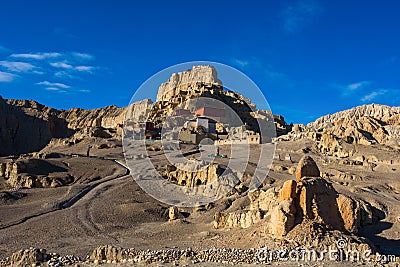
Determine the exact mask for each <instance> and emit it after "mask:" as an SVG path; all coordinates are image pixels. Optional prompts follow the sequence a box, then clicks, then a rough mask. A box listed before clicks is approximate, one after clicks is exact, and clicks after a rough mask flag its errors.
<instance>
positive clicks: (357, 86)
mask: <svg viewBox="0 0 400 267" xmlns="http://www.w3.org/2000/svg"><path fill="white" fill-rule="evenodd" d="M370 84H371V82H370V81H362V82H357V83H352V84H349V85H347V86H346V88H347V89H348V90H351V91H354V90H357V89H360V88H362V87H365V86H367V85H370Z"/></svg>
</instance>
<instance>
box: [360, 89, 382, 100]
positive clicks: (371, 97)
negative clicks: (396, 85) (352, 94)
mask: <svg viewBox="0 0 400 267" xmlns="http://www.w3.org/2000/svg"><path fill="white" fill-rule="evenodd" d="M387 92H388V90H386V89H380V90H377V91H373V92H371V93H369V94H367V95H365V96H364V97H362V98H361V101H362V102H369V101H371V100H374V99H375V98H376V97H378V96H380V95H384V94H386V93H387Z"/></svg>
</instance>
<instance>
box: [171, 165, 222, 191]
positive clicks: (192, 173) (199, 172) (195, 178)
mask: <svg viewBox="0 0 400 267" xmlns="http://www.w3.org/2000/svg"><path fill="white" fill-rule="evenodd" d="M189 168H190V169H189ZM223 171H224V169H222V168H221V167H220V166H219V165H218V164H216V163H214V164H210V165H209V166H207V167H204V166H202V165H201V164H197V162H195V161H193V162H188V163H187V164H177V167H175V166H174V165H168V166H166V167H165V171H164V172H163V175H164V177H165V178H166V179H168V181H170V182H173V183H176V184H178V185H181V186H187V187H195V186H200V185H206V184H209V183H212V182H214V181H216V180H217V179H218V177H219V176H220V175H221V174H222V173H223Z"/></svg>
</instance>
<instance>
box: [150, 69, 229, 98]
mask: <svg viewBox="0 0 400 267" xmlns="http://www.w3.org/2000/svg"><path fill="white" fill-rule="evenodd" d="M196 83H201V84H207V85H217V88H220V86H222V82H221V81H220V80H219V79H218V77H217V71H216V70H215V68H214V67H212V66H204V65H200V66H194V67H193V68H192V69H189V70H186V71H183V72H178V73H173V74H172V75H171V77H170V78H169V80H168V81H167V82H165V83H163V84H161V85H160V87H159V89H158V93H157V101H168V100H169V99H171V98H174V97H175V96H177V95H179V93H180V87H181V86H185V87H187V86H188V85H189V87H187V88H190V85H191V84H196ZM191 89H192V90H193V91H195V90H196V89H195V88H191Z"/></svg>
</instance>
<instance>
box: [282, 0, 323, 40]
mask: <svg viewBox="0 0 400 267" xmlns="http://www.w3.org/2000/svg"><path fill="white" fill-rule="evenodd" d="M321 11H322V8H321V7H320V6H319V4H318V3H316V2H315V1H312V0H306V1H305V0H301V1H298V2H296V3H294V4H291V5H288V6H287V7H286V8H285V9H284V10H283V12H282V19H283V29H284V30H285V31H286V32H289V33H294V32H298V31H300V30H301V29H303V28H304V27H305V26H307V25H308V24H310V23H311V22H312V20H313V19H314V18H315V17H316V16H317V15H318V14H320V13H321Z"/></svg>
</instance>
